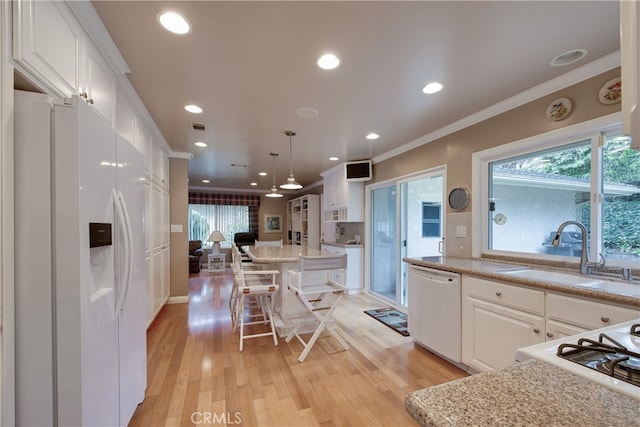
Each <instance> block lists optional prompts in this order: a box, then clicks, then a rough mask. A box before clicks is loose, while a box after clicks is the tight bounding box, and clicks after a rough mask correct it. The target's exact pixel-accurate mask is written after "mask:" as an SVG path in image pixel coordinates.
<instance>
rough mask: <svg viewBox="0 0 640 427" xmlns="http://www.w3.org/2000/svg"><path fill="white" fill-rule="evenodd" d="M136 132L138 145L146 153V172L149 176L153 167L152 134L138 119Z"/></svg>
mask: <svg viewBox="0 0 640 427" xmlns="http://www.w3.org/2000/svg"><path fill="white" fill-rule="evenodd" d="M135 133H136V147H137V148H138V150H139V151H140V152H141V153H142V154H143V155H144V174H145V175H146V176H149V175H150V169H151V144H152V138H151V134H150V133H149V131H148V130H147V128H146V127H144V125H143V124H142V123H141V122H140V120H136V124H135Z"/></svg>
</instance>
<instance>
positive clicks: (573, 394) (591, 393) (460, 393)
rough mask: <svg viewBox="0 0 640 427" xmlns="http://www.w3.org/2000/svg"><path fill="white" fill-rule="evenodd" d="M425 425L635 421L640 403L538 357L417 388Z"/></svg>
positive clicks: (411, 398) (410, 407) (414, 405)
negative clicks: (436, 384)
mask: <svg viewBox="0 0 640 427" xmlns="http://www.w3.org/2000/svg"><path fill="white" fill-rule="evenodd" d="M405 407H406V409H407V411H408V412H409V413H410V414H411V416H412V417H413V418H414V419H415V420H416V421H418V423H420V424H421V425H423V426H490V425H492V426H496V425H501V426H534V425H535V426H637V425H638V420H639V419H640V402H638V400H635V399H633V398H632V397H629V396H625V395H622V394H619V393H616V392H615V391H613V390H609V389H607V388H605V387H602V386H600V385H598V384H596V383H594V382H592V381H589V380H588V379H585V378H582V377H580V376H577V375H575V374H572V373H570V372H568V371H565V370H563V369H560V368H558V367H556V366H553V365H550V364H548V363H545V362H542V361H539V360H528V361H525V362H522V363H517V364H515V365H512V366H509V367H507V368H505V369H501V370H497V371H491V372H487V373H483V374H478V375H475V376H472V377H467V378H463V379H460V380H457V381H453V382H449V383H445V384H441V385H438V386H434V387H429V388H425V389H421V390H416V391H414V392H412V393H410V394H409V395H408V396H407V398H406V400H405Z"/></svg>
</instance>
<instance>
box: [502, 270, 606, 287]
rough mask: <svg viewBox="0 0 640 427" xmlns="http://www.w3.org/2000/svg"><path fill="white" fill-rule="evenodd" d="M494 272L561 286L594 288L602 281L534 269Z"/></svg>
mask: <svg viewBox="0 0 640 427" xmlns="http://www.w3.org/2000/svg"><path fill="white" fill-rule="evenodd" d="M495 272H496V273H500V274H507V275H509V276H515V277H521V278H523V279H532V280H539V281H541V282H551V283H560V284H563V285H578V286H594V285H597V284H599V283H601V282H602V280H598V279H595V278H591V277H585V276H579V275H577V274H570V273H560V272H557V271H546V270H537V269H534V268H505V269H502V270H496V271H495Z"/></svg>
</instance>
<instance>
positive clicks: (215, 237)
mask: <svg viewBox="0 0 640 427" xmlns="http://www.w3.org/2000/svg"><path fill="white" fill-rule="evenodd" d="M225 240H226V239H225V238H224V236H223V235H222V233H221V232H219V231H218V230H215V231H212V232H211V234H209V238H208V239H207V242H214V243H218V242H224V241H225Z"/></svg>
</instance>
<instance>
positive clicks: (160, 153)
mask: <svg viewBox="0 0 640 427" xmlns="http://www.w3.org/2000/svg"><path fill="white" fill-rule="evenodd" d="M152 154H153V164H152V169H151V174H152V176H153V180H154V181H155V182H157V183H159V184H160V185H161V186H162V187H163V188H166V187H168V186H169V157H168V156H167V153H165V152H164V150H163V149H162V148H161V147H160V145H159V144H153V152H152Z"/></svg>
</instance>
